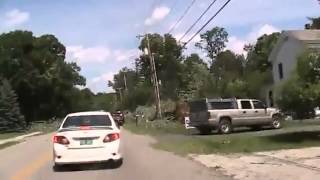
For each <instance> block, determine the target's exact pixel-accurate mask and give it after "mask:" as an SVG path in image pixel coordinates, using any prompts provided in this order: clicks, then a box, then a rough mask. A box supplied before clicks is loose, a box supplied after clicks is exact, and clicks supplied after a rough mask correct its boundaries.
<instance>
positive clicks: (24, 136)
mask: <svg viewBox="0 0 320 180" xmlns="http://www.w3.org/2000/svg"><path fill="white" fill-rule="evenodd" d="M39 134H42V132H33V133H30V134H25V135H22V136H17V137H14V138H9V139H4V140H0V145H2V144H6V143H9V142H15V141H21V140H23V139H24V138H27V137H31V136H36V135H39Z"/></svg>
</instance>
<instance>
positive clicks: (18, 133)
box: [0, 132, 24, 140]
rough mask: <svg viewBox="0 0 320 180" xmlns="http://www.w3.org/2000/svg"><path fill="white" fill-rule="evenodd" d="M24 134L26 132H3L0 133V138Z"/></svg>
mask: <svg viewBox="0 0 320 180" xmlns="http://www.w3.org/2000/svg"><path fill="white" fill-rule="evenodd" d="M23 134H24V133H20V132H10V133H3V134H1V133H0V140H1V139H9V138H13V137H16V136H20V135H23Z"/></svg>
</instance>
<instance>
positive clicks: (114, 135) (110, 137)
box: [103, 133, 120, 143]
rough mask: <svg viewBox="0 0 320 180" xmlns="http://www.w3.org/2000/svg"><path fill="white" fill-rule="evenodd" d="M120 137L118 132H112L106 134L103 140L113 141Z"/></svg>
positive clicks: (105, 141)
mask: <svg viewBox="0 0 320 180" xmlns="http://www.w3.org/2000/svg"><path fill="white" fill-rule="evenodd" d="M119 138H120V134H119V133H112V134H108V135H106V137H104V139H103V142H104V143H107V142H112V141H115V140H117V139H119Z"/></svg>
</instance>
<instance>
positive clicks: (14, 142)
mask: <svg viewBox="0 0 320 180" xmlns="http://www.w3.org/2000/svg"><path fill="white" fill-rule="evenodd" d="M18 143H19V142H18V141H12V142H7V143H4V144H0V149H3V148H6V147H9V146H13V145H15V144H18Z"/></svg>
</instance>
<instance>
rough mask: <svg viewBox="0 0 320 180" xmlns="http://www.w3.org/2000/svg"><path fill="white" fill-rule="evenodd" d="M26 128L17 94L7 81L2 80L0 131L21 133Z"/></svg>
mask: <svg viewBox="0 0 320 180" xmlns="http://www.w3.org/2000/svg"><path fill="white" fill-rule="evenodd" d="M25 128H26V122H25V120H24V117H23V115H22V114H21V112H20V107H19V103H18V101H17V95H16V93H15V92H14V91H13V90H12V88H11V85H10V83H9V82H8V81H7V80H5V79H0V130H7V131H19V130H23V129H25Z"/></svg>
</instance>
